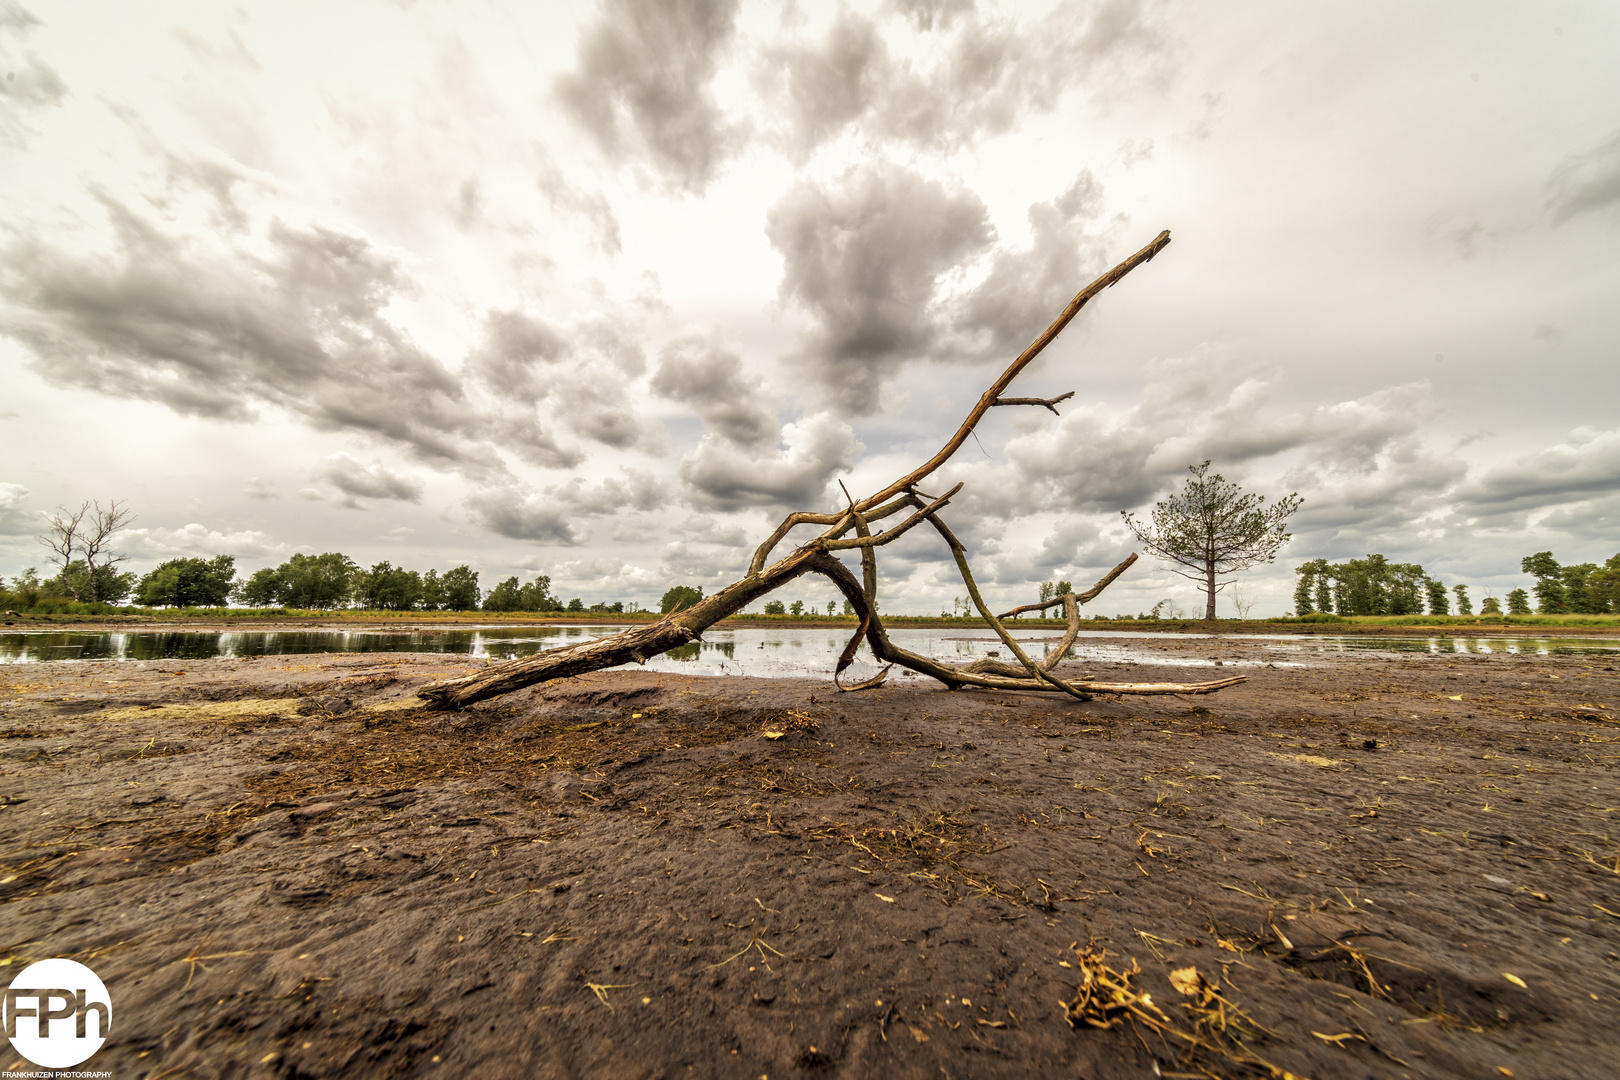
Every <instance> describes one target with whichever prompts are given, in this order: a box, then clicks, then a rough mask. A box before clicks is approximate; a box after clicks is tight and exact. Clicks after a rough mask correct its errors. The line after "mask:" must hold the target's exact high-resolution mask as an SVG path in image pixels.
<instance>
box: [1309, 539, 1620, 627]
mask: <svg viewBox="0 0 1620 1080" xmlns="http://www.w3.org/2000/svg"><path fill="white" fill-rule="evenodd" d="M1520 569H1521V570H1523V571H1524V572H1525V573H1526V574H1529V575H1531V576H1532V577H1534V578H1535V579H1536V584H1535V586H1534V591H1535V595H1536V603H1537V606H1536V609H1535V610H1536V611H1537V612H1539V613H1540V614H1543V615H1566V614H1580V615H1603V614H1609V613H1617V612H1620V555H1615V556H1614V557H1613V558H1611V559H1609V560H1608V561H1607V562H1606V563H1604V564H1603V566H1598V565H1597V564H1596V563H1580V564H1577V565H1574V566H1561V565H1560V564H1559V563H1558V561H1557V560H1556V559H1554V558H1553V555H1552V552H1550V551H1542V552H1537V553H1536V554H1534V555H1527V556H1525V557H1524V559H1522V560H1521V561H1520ZM1295 573H1296V574H1297V575H1298V577H1299V580H1298V582H1297V583H1296V584H1295V586H1294V613H1295V614H1296V615H1310V614H1312V613H1314V612H1324V613H1329V614H1334V615H1424V614H1428V615H1450V614H1452V607H1453V604H1455V607H1456V614H1458V615H1472V614H1473V613H1474V608H1473V602H1472V601H1471V600H1470V599H1469V596H1468V586H1467V585H1453V586H1451V587H1450V589H1447V587H1446V585H1445V584H1444V583H1443V582H1441V581H1439V580H1438V579H1436V578H1434V577H1431V576H1430V575H1428V574H1427V573H1425V572H1424V570H1423V567H1422V566H1420V565H1418V564H1417V563H1396V562H1390V561H1389V559H1387V558H1386V557H1385V556H1383V555H1368V556H1367V557H1366V558H1363V559H1349V560H1347V561H1345V562H1341V563H1330V562H1328V561H1327V560H1326V559H1312V560H1311V561H1310V562H1307V563H1304V564H1303V565H1301V566H1300V567H1298V569H1296V570H1295ZM1479 613H1480V614H1481V615H1501V614H1504V612H1503V610H1502V604H1501V601H1499V600H1497V598H1496V597H1494V596H1486V597H1485V598H1484V599H1483V600H1482V601H1481V602H1480V608H1479ZM1506 614H1508V615H1529V614H1531V608H1530V594H1529V593H1528V592H1526V591H1525V590H1524V589H1514V590H1512V591H1511V592H1509V593H1508V594H1507V611H1506Z"/></svg>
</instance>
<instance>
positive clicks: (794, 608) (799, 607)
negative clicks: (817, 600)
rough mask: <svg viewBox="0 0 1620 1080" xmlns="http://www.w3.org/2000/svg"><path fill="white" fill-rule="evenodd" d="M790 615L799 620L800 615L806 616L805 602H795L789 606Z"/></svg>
mask: <svg viewBox="0 0 1620 1080" xmlns="http://www.w3.org/2000/svg"><path fill="white" fill-rule="evenodd" d="M788 614H790V615H792V616H793V617H794V618H795V619H796V618H798V617H799V616H800V615H803V614H804V601H803V600H795V601H793V603H791V604H789V605H788Z"/></svg>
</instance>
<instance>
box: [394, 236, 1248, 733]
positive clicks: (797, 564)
mask: <svg viewBox="0 0 1620 1080" xmlns="http://www.w3.org/2000/svg"><path fill="white" fill-rule="evenodd" d="M1169 242H1170V234H1169V232H1163V233H1160V234H1159V235H1158V236H1157V237H1156V238H1155V239H1154V241H1153V242H1152V243H1151V244H1149V245H1148V246H1147V247H1145V248H1143V249H1142V250H1141V251H1138V252H1137V253H1136V254H1135V255H1132V256H1131V257H1130V258H1128V259H1126V260H1125V261H1124V262H1122V263H1120V264H1119V265H1118V266H1116V267H1114V268H1113V269H1112V270H1110V271H1108V272H1107V273H1106V274H1104V275H1102V276H1101V277H1099V278H1098V279H1097V280H1096V281H1093V282H1092V283H1091V284H1090V285H1088V286H1086V287H1085V288H1084V289H1082V290H1081V291H1080V292H1079V294H1078V295H1076V296H1075V298H1074V299H1073V300H1071V301H1070V302H1069V305H1068V306H1067V307H1066V308H1064V309H1063V312H1062V314H1060V315H1059V316H1058V317H1057V319H1056V320H1055V321H1054V322H1053V323H1052V325H1051V326H1049V327H1047V329H1046V332H1045V333H1043V334H1042V335H1041V336H1040V337H1038V338H1036V339H1035V341H1034V343H1033V344H1031V345H1030V346H1029V348H1027V349H1025V350H1024V351H1023V353H1022V354H1021V355H1020V356H1019V357H1018V358H1017V359H1016V360H1014V361H1013V362H1012V364H1011V365H1010V366H1009V367H1008V368H1007V370H1006V371H1004V372H1002V373H1001V377H1000V378H998V379H997V380H996V381H995V382H994V383H993V384H992V385H991V386H990V388H989V389H987V390H986V391H985V392H984V394H983V395H982V396H981V397H980V398H979V401H978V403H977V404H976V405H975V406H974V407H973V410H972V411H971V412H969V413H968V415H967V419H966V420H964V421H963V422H962V426H961V427H960V428H958V429H957V431H956V434H954V435H952V436H951V438H950V439H949V440H948V441H947V442H946V443H945V445H944V446H943V447H941V448H940V450H939V452H938V453H937V454H935V455H934V456H933V457H932V458H930V459H929V460H928V461H926V462H924V463H923V464H922V465H920V466H918V467H917V468H916V469H914V470H913V471H912V472H910V473H907V474H906V475H905V476H902V477H901V478H900V479H898V480H896V481H895V482H894V483H892V484H890V485H889V486H888V487H886V488H884V489H883V490H882V491H879V492H877V493H876V494H874V495H869V496H867V497H866V498H864V499H860V500H856V499H853V498H850V497H849V495H848V493H847V491H846V493H845V497H846V498H848V499H849V504H848V507H847V508H846V509H844V510H841V511H835V512H833V513H826V514H817V513H806V512H801V513H795V514H790V515H788V516H787V517H786V518H785V519H783V521H782V523H781V524H780V525H778V526H777V527H776V530H775V531H774V532H772V533H771V535H770V536H769V537H767V538H766V539H765V542H764V543H763V544H761V545H760V546H759V548H758V549H757V550H756V551H755V552H754V557H753V559H752V561H750V563H749V566H748V574H747V576H746V577H744V578H742V579H741V580H739V581H736V582H733V583H732V584H730V585H728V586H726V587H725V588H724V589H722V590H720V591H719V592H717V593H715V594H714V595H713V596H710V597H706V598H705V599H703V600H701V601H699V602H698V603H697V604H695V605H693V606H692V607H689V608H685V609H683V610H681V611H677V612H673V613H671V614H669V615H666V616H664V617H663V618H662V619H660V620H658V621H657V622H655V623H651V624H650V625H647V626H638V627H634V628H632V629H630V630H626V631H624V632H623V633H620V634H615V635H613V636H612V637H605V638H598V639H596V640H594V641H586V642H582V643H580V644H578V645H567V646H563V647H562V648H558V649H549V650H547V651H545V652H542V653H538V654H536V655H534V656H530V657H525V658H523V659H521V660H508V661H505V662H504V663H499V664H492V665H490V666H489V667H488V668H487V669H486V670H484V671H481V672H479V673H478V674H476V675H469V676H466V677H465V678H460V679H447V680H443V681H441V682H435V683H429V684H428V685H426V686H424V687H422V688H421V689H420V690H419V691H417V694H418V696H419V697H421V698H422V699H423V700H424V701H427V702H428V703H429V704H431V705H433V706H435V707H438V708H448V709H456V708H461V707H463V706H466V705H470V704H472V703H473V702H476V701H482V700H484V699H485V698H490V697H495V696H497V695H500V694H507V693H510V692H512V691H513V690H520V689H522V688H524V687H526V686H532V685H534V684H535V683H540V682H546V681H548V680H551V679H561V678H566V677H568V676H571V675H579V674H582V673H584V672H587V671H599V670H601V669H603V668H610V667H617V666H619V665H621V664H629V663H637V664H643V663H646V662H647V660H648V659H649V658H651V657H653V656H657V655H658V654H660V653H663V652H667V651H668V650H670V649H673V648H676V647H677V646H680V645H684V644H686V643H687V642H690V641H694V640H696V639H698V638H699V637H701V636H702V634H703V631H705V630H707V629H708V628H709V627H710V626H712V625H714V624H715V623H716V622H718V621H719V620H721V619H723V618H725V617H726V616H728V615H734V614H736V613H738V612H740V611H742V610H743V609H744V608H746V607H747V606H748V605H749V604H751V603H753V602H754V601H755V600H757V599H759V598H760V597H762V596H766V595H768V594H770V593H772V592H775V591H776V590H777V589H779V588H781V587H782V586H783V585H786V584H787V583H788V582H790V581H793V580H794V579H796V578H799V577H801V576H803V575H805V574H811V573H814V574H821V575H823V576H825V577H826V578H828V579H829V580H830V581H831V582H832V583H833V584H834V585H835V586H836V587H837V588H838V590H839V591H840V592H841V593H843V594H844V597H845V599H847V600H848V601H849V602H850V604H851V606H853V607H854V609H855V612H856V614H857V615H858V616H859V618H860V620H861V622H860V629H859V630H857V631H856V633H855V635H854V636H853V637H852V638H851V639H850V642H849V645H848V646H847V647H846V648H845V649H844V652H843V654H842V655H841V656H840V657H839V661H838V668H837V671H836V672H835V674H834V676H833V679H834V682H835V683H836V682H837V680H838V676H839V675H841V674H842V673H843V671H844V670H845V669H846V668H847V667H848V666H849V665H850V664H851V663H852V662H853V661H854V658H855V652H856V649H857V648H858V647H859V645H860V643H861V641H862V640H865V641H866V643H867V644H868V645H869V646H870V647H871V649H872V654H873V655H874V656H876V657H877V659H878V661H879V662H880V663H884V664H887V665H889V667H886V668H884V670H883V671H882V672H880V673H879V674H878V675H877V676H875V677H874V678H871V679H868V680H866V681H865V682H862V683H859V684H857V685H855V686H843V685H840V686H839V689H841V690H860V689H864V688H866V687H871V686H877V685H879V684H881V683H882V682H883V680H884V678H885V677H886V675H887V674H888V671H889V670H890V668H892V667H893V666H894V665H896V664H898V665H900V666H902V667H905V668H909V669H910V670H912V671H915V672H917V673H919V674H922V675H928V676H931V677H933V678H935V679H938V680H939V681H940V682H942V683H944V684H945V685H946V686H949V687H951V688H953V689H955V688H958V687H983V688H986V689H992V690H1035V691H1045V692H1050V693H1062V694H1067V695H1069V696H1071V697H1075V698H1079V699H1081V700H1085V699H1087V698H1089V697H1091V696H1092V695H1094V694H1133V695H1143V694H1208V693H1212V692H1214V691H1216V690H1219V689H1222V688H1223V687H1227V686H1231V685H1233V684H1235V683H1240V682H1242V681H1243V677H1242V676H1235V677H1233V678H1229V679H1220V680H1217V681H1214V682H1203V683H1105V682H1097V681H1095V680H1092V679H1090V678H1089V677H1087V678H1082V679H1060V678H1059V677H1058V676H1056V675H1055V674H1053V672H1054V670H1055V669H1056V667H1057V665H1058V662H1059V661H1060V660H1061V659H1062V658H1063V656H1064V655H1065V654H1066V653H1067V652H1068V649H1069V647H1070V646H1071V645H1073V644H1074V641H1075V638H1076V637H1077V636H1078V634H1079V627H1080V614H1079V613H1080V605H1081V604H1083V603H1085V602H1086V601H1087V600H1090V599H1092V598H1094V597H1096V596H1097V595H1098V594H1099V593H1101V592H1102V590H1103V589H1105V588H1107V587H1108V585H1109V584H1110V583H1111V582H1112V581H1113V580H1114V579H1115V578H1117V577H1118V576H1119V575H1120V574H1122V573H1124V572H1125V570H1126V569H1127V568H1128V567H1129V566H1130V565H1131V564H1132V563H1133V562H1135V561H1136V556H1135V555H1132V556H1131V557H1130V558H1128V559H1126V560H1125V561H1124V562H1122V563H1120V565H1119V566H1117V567H1115V568H1114V569H1113V570H1112V571H1111V572H1110V573H1109V574H1108V575H1107V576H1105V577H1104V578H1103V579H1102V580H1101V581H1099V582H1097V584H1096V585H1094V586H1092V587H1091V588H1090V589H1088V590H1086V591H1085V592H1084V593H1081V594H1079V595H1078V596H1077V595H1075V594H1073V593H1066V594H1064V595H1063V596H1060V597H1056V598H1054V599H1052V600H1050V601H1047V602H1045V603H1042V604H1032V605H1027V606H1025V607H1022V608H1015V609H1014V610H1013V611H1012V612H1009V613H1008V615H1011V614H1017V613H1019V612H1023V611H1029V610H1034V609H1036V608H1042V609H1044V608H1048V607H1052V606H1054V605H1056V604H1062V605H1063V607H1064V612H1065V614H1066V615H1067V617H1068V618H1067V621H1068V629H1067V631H1066V632H1065V634H1064V636H1063V638H1062V639H1061V640H1060V641H1059V642H1058V644H1057V645H1056V646H1055V647H1054V648H1052V649H1051V650H1050V651H1049V652H1048V654H1047V655H1046V656H1045V657H1044V658H1043V659H1041V660H1039V661H1037V660H1035V659H1034V658H1032V657H1030V656H1029V655H1028V654H1027V653H1025V652H1024V650H1023V649H1022V648H1021V647H1020V646H1019V645H1018V643H1017V642H1016V641H1014V640H1013V638H1012V635H1010V634H1009V633H1008V632H1007V629H1006V627H1005V626H1004V625H1003V622H1002V620H1003V619H1005V618H1007V616H1006V615H1003V616H999V617H998V616H996V615H994V614H992V613H991V611H990V609H989V607H987V606H986V604H985V602H984V597H983V596H982V595H980V593H979V587H978V584H977V583H976V582H975V581H974V579H973V571H972V568H971V567H970V566H969V565H968V561H967V552H966V551H965V550H964V548H963V547H962V544H961V542H960V541H959V540H958V539H957V538H956V535H955V534H954V533H953V532H951V530H950V527H949V526H948V525H946V524H945V522H944V521H943V520H942V519H941V517H940V511H942V510H943V509H944V508H945V507H946V506H948V505H949V504H950V501H951V498H952V497H953V496H955V495H956V493H957V492H959V491H960V490H961V489H962V485H961V484H958V485H956V486H955V487H953V488H951V489H950V490H949V491H947V492H945V494H943V495H939V496H932V495H926V494H924V493H923V492H922V491H921V490H919V489H918V486H917V485H919V484H921V483H922V482H923V481H924V480H926V479H927V478H928V477H929V476H930V475H931V474H933V473H934V472H935V471H936V470H937V469H939V467H940V466H941V465H943V464H945V462H947V461H949V460H950V458H951V455H953V454H954V453H956V451H957V450H958V449H960V448H961V446H962V444H963V443H964V442H965V441H966V440H967V437H968V436H969V435H971V434H972V433H973V429H974V427H975V426H976V425H977V424H978V422H979V421H980V420H981V419H983V417H984V414H985V413H986V412H988V411H989V410H990V409H991V408H992V407H995V406H998V405H1035V406H1039V407H1042V408H1046V409H1050V410H1051V411H1052V412H1054V413H1055V412H1057V409H1056V405H1057V403H1059V402H1061V401H1064V400H1066V399H1067V398H1070V397H1072V396H1073V393H1072V392H1071V393H1068V394H1063V395H1060V396H1058V397H1055V398H1050V399H1047V398H1004V397H1002V396H1001V394H1002V391H1004V390H1006V389H1007V387H1008V386H1009V385H1010V384H1011V383H1012V381H1013V380H1014V379H1015V378H1017V377H1018V375H1019V373H1020V372H1022V371H1023V370H1024V368H1026V367H1028V366H1029V363H1030V362H1031V361H1032V360H1034V359H1035V357H1036V356H1038V355H1039V354H1040V352H1041V350H1042V349H1044V348H1046V346H1047V345H1048V344H1050V343H1051V341H1052V339H1053V338H1055V337H1057V335H1058V334H1059V333H1060V332H1062V330H1063V328H1064V327H1065V326H1067V325H1068V324H1069V322H1070V320H1072V319H1073V318H1074V317H1075V316H1076V315H1077V314H1079V312H1080V309H1081V308H1083V307H1085V305H1086V304H1087V303H1088V302H1090V300H1091V299H1092V298H1093V297H1094V296H1096V295H1097V294H1098V293H1100V292H1102V291H1103V290H1104V289H1106V288H1108V287H1110V286H1112V285H1113V284H1115V283H1116V282H1118V281H1119V280H1120V279H1121V278H1123V277H1124V276H1125V275H1126V274H1128V273H1130V272H1131V271H1132V270H1134V269H1135V268H1136V267H1138V266H1140V265H1142V264H1143V263H1145V262H1148V261H1149V260H1151V259H1152V258H1153V256H1155V255H1157V254H1158V253H1159V252H1160V251H1161V250H1163V248H1164V246H1165V245H1166V244H1168V243H1169ZM902 511H909V513H907V514H906V516H905V517H904V518H902V519H901V520H900V522H899V523H898V524H896V525H893V526H891V527H890V528H889V529H887V530H885V531H883V532H878V533H874V532H873V531H872V525H873V524H874V523H875V522H879V521H883V520H885V519H887V518H890V517H892V516H894V515H895V514H899V513H901V512H902ZM925 523H926V524H927V525H929V526H931V527H932V528H933V529H934V530H935V531H936V532H938V533H939V535H940V537H941V538H942V539H943V540H944V541H945V544H946V546H947V547H948V548H949V549H950V552H951V556H952V558H953V559H954V560H955V561H956V565H957V569H958V571H960V573H961V575H962V580H963V582H964V583H965V584H966V585H967V589H968V595H969V596H971V597H972V598H973V603H974V606H975V607H976V608H977V609H978V611H979V614H980V616H981V617H982V618H983V619H984V620H985V622H986V623H988V624H989V625H990V627H991V628H992V629H994V630H995V632H996V634H997V636H998V637H999V638H1000V639H1001V641H1002V644H1003V645H1005V646H1006V648H1007V650H1008V652H1010V653H1011V654H1012V656H1013V657H1014V658H1015V659H1016V660H1017V661H1018V663H1017V664H1016V665H1014V664H1003V663H998V662H997V661H993V660H981V661H978V662H977V663H974V664H969V665H967V666H965V667H952V666H950V665H946V664H941V663H939V662H937V661H935V660H933V659H931V658H930V657H926V656H921V655H919V654H917V653H914V652H911V651H909V650H907V649H903V648H900V647H899V646H898V645H895V644H894V643H893V642H892V641H890V640H889V636H888V632H887V631H886V630H885V628H884V626H883V620H882V619H881V618H880V617H879V616H878V613H877V610H876V598H877V555H876V552H877V549H878V548H879V547H882V546H884V545H887V544H890V543H892V542H894V541H895V540H897V539H899V538H900V537H901V536H904V535H905V534H906V533H907V532H909V531H910V530H912V529H913V528H915V527H917V526H918V525H922V524H925ZM799 525H821V526H824V527H825V529H824V531H823V532H822V533H821V534H820V535H819V536H817V537H816V538H815V539H813V540H811V541H809V542H808V543H806V544H803V545H802V546H800V547H798V548H795V549H794V550H793V551H792V552H791V553H790V554H788V555H786V556H784V557H783V558H781V559H778V560H777V561H776V562H768V560H769V559H770V558H771V553H772V551H773V550H774V549H775V548H776V546H777V545H778V544H780V543H781V542H782V541H783V540H784V539H786V537H787V535H788V533H789V532H791V531H792V530H793V529H794V528H795V527H796V526H799ZM851 533H853V535H851ZM837 551H859V552H860V556H861V579H860V580H857V579H856V577H855V575H854V574H853V573H851V572H850V570H849V568H848V567H846V566H845V565H844V564H843V563H842V562H840V561H839V560H838V559H837V558H836V557H835V556H834V555H833V553H834V552H837Z"/></svg>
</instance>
